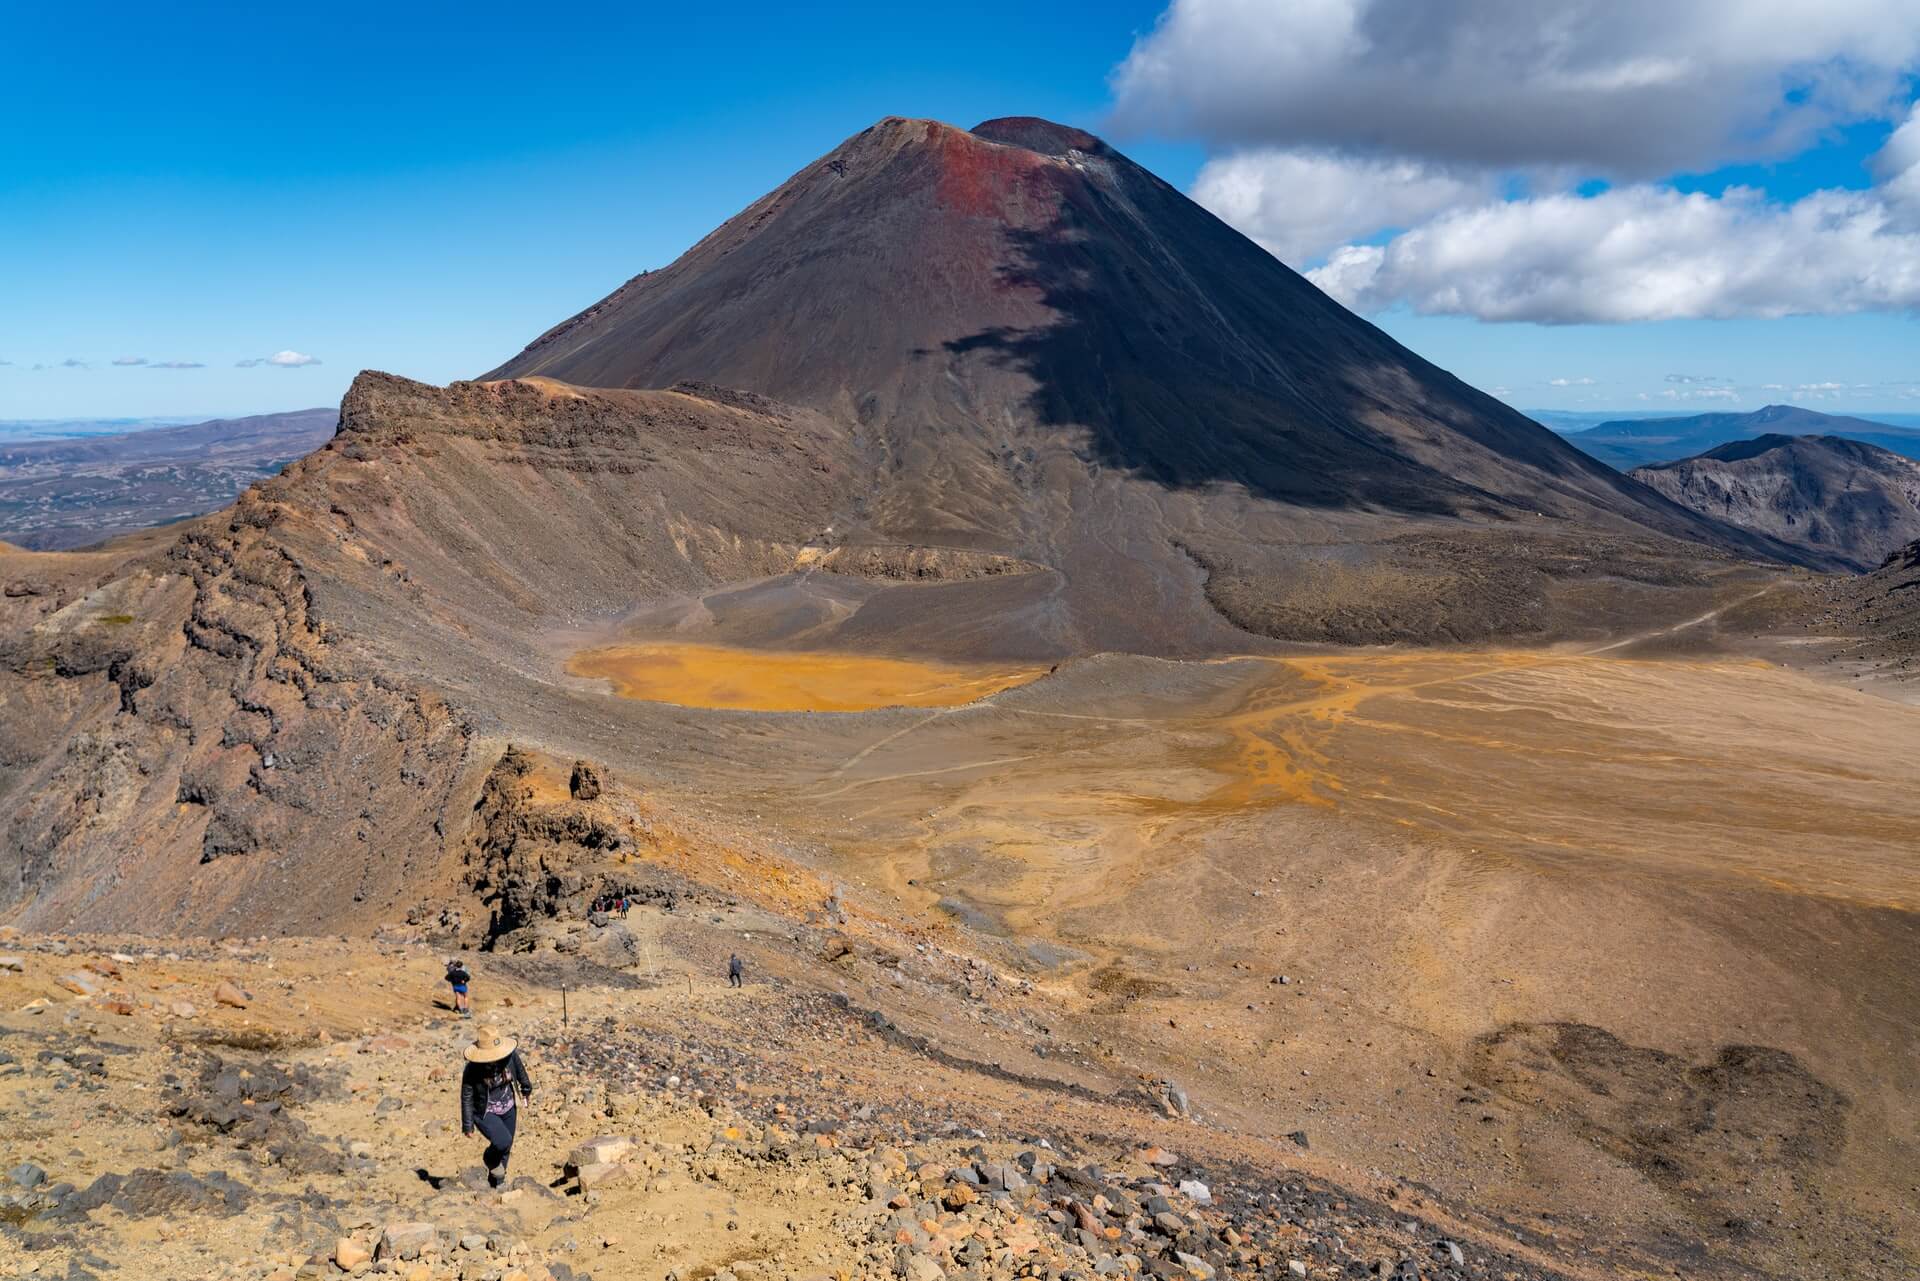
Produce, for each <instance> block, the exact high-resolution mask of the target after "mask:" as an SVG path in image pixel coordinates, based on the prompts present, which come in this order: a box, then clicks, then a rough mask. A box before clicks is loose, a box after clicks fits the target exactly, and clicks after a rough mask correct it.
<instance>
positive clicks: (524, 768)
mask: <svg viewBox="0 0 1920 1281" xmlns="http://www.w3.org/2000/svg"><path fill="white" fill-rule="evenodd" d="M533 770H534V760H533V757H532V756H530V755H529V754H528V753H526V752H524V751H522V750H520V749H518V748H515V747H511V746H510V747H508V748H507V750H506V751H505V752H504V753H502V755H501V756H500V759H499V760H498V761H497V762H495V764H494V766H493V769H492V771H491V772H490V773H489V774H488V775H487V779H486V783H485V784H484V785H483V786H482V788H481V791H480V802H479V804H478V805H477V806H476V807H475V809H474V823H473V827H472V829H471V832H470V835H469V838H468V839H469V844H468V848H467V854H466V862H467V883H468V885H469V887H470V888H471V889H472V891H473V892H474V893H475V894H476V895H477V896H478V897H479V898H480V901H481V902H482V903H483V904H484V905H486V907H487V909H488V912H489V919H488V922H487V926H486V931H485V935H484V940H483V941H484V943H485V944H486V945H487V946H489V947H490V946H493V945H494V944H495V943H496V942H497V941H498V940H499V939H500V938H501V937H503V936H505V935H508V934H512V933H514V932H515V931H517V930H521V929H524V928H525V927H527V926H529V925H532V924H534V923H535V922H537V921H540V920H544V919H546V918H548V917H551V916H554V915H555V914H557V912H558V911H559V909H560V905H561V904H562V902H564V901H565V900H567V899H569V898H571V897H573V896H575V895H577V894H579V893H580V891H581V888H582V885H583V883H584V882H583V879H582V876H581V872H580V870H579V869H580V868H581V867H582V866H583V865H585V864H586V863H588V862H591V861H595V860H597V859H599V858H600V857H602V856H604V855H607V854H611V853H614V852H615V851H617V850H619V849H620V847H621V843H622V841H623V839H625V838H623V837H622V835H621V833H620V830H619V828H618V827H616V826H615V825H614V823H613V822H612V821H610V820H609V819H607V818H605V817H603V816H601V815H598V814H594V813H591V812H589V811H588V810H587V809H585V808H583V807H582V806H580V805H541V804H539V803H537V802H536V801H535V799H534V790H533V788H532V787H531V786H530V785H529V784H528V777H529V775H531V774H532V773H533Z"/></svg>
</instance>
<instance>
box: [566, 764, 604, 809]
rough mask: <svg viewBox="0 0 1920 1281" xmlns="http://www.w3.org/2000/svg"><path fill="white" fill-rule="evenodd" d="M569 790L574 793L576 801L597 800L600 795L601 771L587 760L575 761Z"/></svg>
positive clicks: (568, 785) (568, 783)
mask: <svg viewBox="0 0 1920 1281" xmlns="http://www.w3.org/2000/svg"><path fill="white" fill-rule="evenodd" d="M567 790H568V791H570V792H572V793H573V799H574V800H576V801H591V800H597V799H598V798H599V796H600V771H599V770H596V769H595V768H594V767H593V766H591V765H589V764H587V762H585V761H575V762H574V763H573V777H572V778H571V779H569V780H568V782H567Z"/></svg>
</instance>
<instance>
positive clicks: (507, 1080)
mask: <svg viewBox="0 0 1920 1281" xmlns="http://www.w3.org/2000/svg"><path fill="white" fill-rule="evenodd" d="M466 1059H467V1066H466V1068H465V1069H464V1070H463V1071H462V1072H461V1074H460V1133H462V1134H465V1135H469V1136H470V1135H472V1134H473V1132H474V1131H475V1130H478V1131H480V1133H481V1134H483V1135H485V1136H486V1140H487V1150H486V1152H484V1153H483V1154H482V1155H481V1158H480V1159H481V1160H482V1161H484V1162H485V1163H486V1167H487V1183H488V1185H489V1186H491V1187H496V1188H497V1187H500V1186H501V1185H502V1184H504V1183H505V1182H506V1181H507V1158H508V1157H510V1156H512V1155H513V1132H514V1130H515V1129H517V1128H518V1127H519V1122H520V1108H519V1106H518V1099H519V1098H520V1097H522V1096H524V1097H525V1098H526V1100H527V1101H528V1102H529V1103H531V1102H532V1101H533V1082H532V1081H531V1080H529V1079H528V1078H527V1067H526V1064H524V1063H522V1062H521V1061H520V1049H519V1047H518V1046H516V1045H515V1044H514V1042H513V1040H512V1038H510V1037H504V1036H501V1035H500V1034H499V1033H498V1032H496V1031H494V1030H493V1029H492V1028H490V1027H483V1028H481V1029H480V1034H479V1035H478V1036H476V1037H474V1038H473V1044H472V1045H469V1046H468V1047H467V1049H466Z"/></svg>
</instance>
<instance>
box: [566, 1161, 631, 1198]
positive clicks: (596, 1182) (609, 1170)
mask: <svg viewBox="0 0 1920 1281" xmlns="http://www.w3.org/2000/svg"><path fill="white" fill-rule="evenodd" d="M579 1171H580V1191H582V1192H592V1191H594V1190H595V1189H597V1188H604V1187H610V1186H612V1185H613V1184H616V1183H620V1182H623V1181H624V1180H625V1179H626V1178H627V1176H628V1175H629V1174H631V1173H632V1167H631V1166H625V1165H621V1164H620V1163H619V1162H617V1161H594V1162H590V1163H588V1164H586V1165H583V1166H580V1167H579Z"/></svg>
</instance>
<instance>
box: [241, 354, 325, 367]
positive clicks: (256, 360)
mask: <svg viewBox="0 0 1920 1281" xmlns="http://www.w3.org/2000/svg"><path fill="white" fill-rule="evenodd" d="M319 363H320V359H319V357H317V356H309V355H307V353H305V352H304V351H276V352H274V353H273V355H271V356H249V357H248V358H247V359H245V360H240V361H235V362H234V365H235V367H236V368H239V369H254V368H257V367H259V366H261V365H275V366H278V367H279V368H281V369H298V368H300V367H301V366H303V365H317V364H319Z"/></svg>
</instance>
